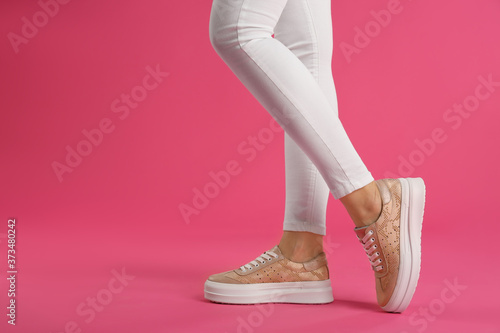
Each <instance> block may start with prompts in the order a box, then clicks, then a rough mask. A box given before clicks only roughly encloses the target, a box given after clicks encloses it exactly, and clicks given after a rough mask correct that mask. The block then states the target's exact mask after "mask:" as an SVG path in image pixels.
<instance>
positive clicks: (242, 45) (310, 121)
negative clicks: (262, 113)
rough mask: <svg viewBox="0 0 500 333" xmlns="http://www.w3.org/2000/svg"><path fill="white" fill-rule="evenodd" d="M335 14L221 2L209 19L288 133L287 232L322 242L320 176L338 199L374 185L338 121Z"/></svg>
mask: <svg viewBox="0 0 500 333" xmlns="http://www.w3.org/2000/svg"><path fill="white" fill-rule="evenodd" d="M329 13H330V0H214V2H213V7H212V14H211V19H210V38H211V42H212V45H213V46H214V48H215V50H216V51H217V53H218V54H219V55H220V56H221V58H222V59H223V60H224V61H225V62H226V64H227V65H228V66H229V67H230V68H231V70H232V71H233V72H234V73H235V74H236V76H237V77H238V78H239V79H240V80H241V81H242V83H243V84H244V85H245V86H246V87H247V89H248V90H249V91H250V92H251V93H252V94H253V95H254V96H255V97H256V98H257V100H259V102H260V103H261V104H262V105H263V106H264V107H265V108H266V110H267V111H268V112H269V113H270V114H271V116H272V117H273V118H275V119H276V121H277V122H278V123H279V124H280V125H281V126H282V127H283V129H284V130H285V133H286V137H287V138H286V140H287V141H286V161H287V162H286V163H287V205H289V204H292V205H294V207H293V208H292V207H291V208H290V209H287V212H289V213H288V216H286V218H285V228H287V230H296V231H311V232H315V233H320V234H324V217H322V218H320V219H317V216H313V215H315V214H317V215H324V209H325V207H326V200H327V196H326V195H325V194H322V193H324V192H325V191H324V185H323V183H322V182H321V181H318V180H317V179H318V178H319V177H317V175H316V173H317V171H319V173H320V174H321V176H322V178H323V180H324V182H325V183H326V184H327V188H328V189H329V191H330V192H331V193H332V194H333V196H334V197H335V198H337V199H338V198H341V197H343V196H345V195H347V194H349V193H351V192H353V191H354V190H356V189H358V188H361V187H363V186H365V185H367V184H368V183H370V182H371V181H373V177H372V176H371V174H370V172H369V171H368V170H367V168H366V167H365V165H364V164H363V162H362V160H361V158H360V157H359V156H358V154H357V153H356V151H355V149H354V147H353V146H352V144H351V142H350V140H349V138H348V136H347V134H346V132H345V130H344V128H343V126H342V124H341V122H340V120H339V118H338V115H337V108H336V98H335V90H334V86H333V80H332V79H331V68H330V66H329V65H328V66H326V67H325V66H324V64H325V63H326V62H328V61H331V45H332V32H331V29H332V27H331V18H329V17H326V14H328V15H329ZM275 33H276V38H273V36H272V35H273V34H275ZM329 49H330V51H329ZM320 57H322V58H320ZM325 57H326V58H328V60H326V59H325ZM332 96H333V97H332ZM290 139H292V140H293V142H294V143H295V145H293V144H290V143H291V140H290ZM298 147H300V149H298ZM306 156H307V157H308V158H306ZM310 161H312V163H313V164H314V165H312V164H311V162H310ZM313 166H315V168H314V167H313ZM316 170H317V171H316ZM322 186H323V189H321V187H322ZM304 188H307V191H306V193H305V194H304V193H303V192H302V190H303V189H304ZM317 194H320V195H322V197H321V198H320V199H319V200H318V201H315V200H316V198H318V197H315V196H316V195H317ZM306 206H307V208H306V209H304V208H305V207H306ZM320 210H321V212H320ZM290 214H292V215H290ZM293 215H295V216H293ZM290 216H292V217H290ZM304 217H305V218H304ZM287 221H289V222H287ZM300 221H305V222H306V223H301V222H300ZM311 221H317V222H318V224H317V225H316V224H314V223H312V224H311V223H310V222H311ZM308 224H310V225H308Z"/></svg>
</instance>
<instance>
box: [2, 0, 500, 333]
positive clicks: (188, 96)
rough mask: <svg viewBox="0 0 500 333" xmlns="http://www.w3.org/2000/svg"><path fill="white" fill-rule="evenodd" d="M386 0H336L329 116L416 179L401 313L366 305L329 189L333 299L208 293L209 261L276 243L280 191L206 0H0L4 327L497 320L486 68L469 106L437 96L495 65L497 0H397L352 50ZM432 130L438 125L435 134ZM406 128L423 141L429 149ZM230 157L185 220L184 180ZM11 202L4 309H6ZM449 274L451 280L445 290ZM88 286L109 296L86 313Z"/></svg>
mask: <svg viewBox="0 0 500 333" xmlns="http://www.w3.org/2000/svg"><path fill="white" fill-rule="evenodd" d="M51 2H52V3H53V1H49V0H42V3H51ZM61 2H62V0H61ZM388 3H389V1H388V0H362V1H356V2H353V1H347V0H340V1H333V3H332V14H333V19H334V37H335V51H334V52H335V55H334V59H333V71H334V77H335V82H336V86H337V90H338V99H339V110H340V116H341V119H342V121H343V123H344V125H345V127H346V129H347V131H348V133H349V135H350V137H351V139H352V141H353V142H354V145H355V146H356V148H357V150H358V152H359V153H360V155H361V156H362V158H363V159H364V161H365V163H366V164H367V165H368V167H369V169H370V170H371V171H372V173H373V175H374V176H375V177H376V178H382V177H384V176H386V175H389V174H392V175H394V174H396V175H397V174H399V175H402V176H421V177H423V178H424V179H425V181H426V184H427V207H426V213H425V219H424V230H423V232H424V235H423V258H422V260H423V266H422V272H421V279H420V283H419V286H418V288H417V292H416V294H415V297H414V300H413V302H412V304H411V305H410V307H409V308H408V309H407V311H406V312H404V313H403V314H401V315H393V314H386V313H383V312H381V310H379V308H378V307H377V305H376V300H375V291H374V283H373V276H372V272H371V270H370V268H369V263H368V262H367V261H366V257H365V256H364V254H363V251H362V249H361V247H360V245H359V244H358V242H357V240H356V238H355V236H354V233H353V232H352V227H353V225H352V223H351V222H349V219H348V216H347V214H346V213H345V212H344V210H343V208H342V206H341V205H340V203H339V202H335V201H334V200H333V199H332V200H331V201H330V204H329V205H330V206H329V210H328V225H327V227H328V237H327V244H328V246H327V249H328V250H327V252H328V256H329V262H330V270H331V272H332V285H333V289H334V297H335V299H336V300H335V301H334V302H333V303H332V304H329V305H322V306H306V305H272V306H267V307H257V306H231V305H216V304H211V303H209V302H206V301H205V300H204V299H203V282H204V280H205V279H206V278H207V276H208V275H210V274H213V273H216V272H220V271H223V270H228V269H233V268H236V267H239V266H240V265H242V264H245V263H247V262H248V261H250V260H253V259H254V258H255V257H256V256H257V255H259V254H260V253H261V252H263V251H265V250H267V249H269V248H271V247H272V246H273V245H275V244H276V243H277V242H278V240H279V237H280V233H281V228H282V219H283V209H284V190H285V189H284V165H283V163H284V161H283V139H282V136H283V135H282V133H279V134H276V135H275V137H274V138H273V140H270V141H267V143H266V144H265V149H263V150H261V151H256V155H255V158H254V159H253V160H252V161H250V162H249V161H247V160H246V157H248V156H247V155H242V154H240V153H239V152H238V150H237V147H238V146H239V145H240V144H245V142H248V138H249V136H255V135H258V134H259V132H261V131H263V130H265V128H267V127H269V121H270V117H269V116H268V115H267V113H266V112H265V110H263V109H262V108H261V107H260V106H259V105H258V103H257V102H256V101H255V100H254V99H253V97H252V96H251V95H249V93H247V91H246V90H245V89H244V87H243V86H242V85H241V84H240V83H239V82H238V81H237V80H236V78H235V77H234V76H233V74H232V73H231V72H230V71H229V70H228V69H227V68H226V66H225V65H224V64H223V62H222V61H221V60H220V59H219V58H218V57H217V55H216V54H215V52H214V51H213V50H212V48H211V45H210V43H209V40H208V29H207V27H208V20H209V12H210V6H211V2H210V1H201V0H184V1H160V0H145V1H130V0H121V1H118V0H109V1H71V2H69V3H67V4H60V5H59V10H58V12H57V13H55V9H54V7H51V8H52V11H53V13H52V14H53V17H48V16H47V15H45V18H47V17H48V20H47V21H48V22H44V21H43V20H44V14H40V13H38V12H40V11H41V10H42V9H41V6H40V4H39V3H37V2H35V1H13V0H11V1H2V2H1V3H0V27H1V30H0V35H1V36H2V38H1V40H0V48H1V52H0V57H1V61H0V70H1V77H2V79H1V80H0V85H1V86H0V88H1V89H0V94H1V102H2V103H1V104H2V111H1V115H0V117H1V118H0V135H1V140H0V145H1V150H0V151H1V153H2V160H1V162H2V163H1V166H0V168H1V173H0V174H1V178H0V180H1V183H0V188H1V194H0V208H1V210H0V212H1V214H0V250H1V252H0V258H2V259H1V260H0V277H1V280H0V305H1V306H0V308H1V309H2V310H1V311H0V312H1V313H0V318H1V319H0V330H1V331H2V332H23V333H24V332H47V333H50V332H52V333H56V332H57V333H59V332H79V330H81V332H152V333H153V332H284V331H297V332H298V331H301V330H302V329H305V330H306V331H318V330H324V331H326V330H327V331H329V332H361V331H362V332H381V331H384V332H424V331H425V332H445V331H450V332H451V331H454V332H472V331H474V332H500V320H499V318H498V310H499V309H500V302H499V299H500V298H499V296H500V295H499V291H500V288H499V286H498V274H499V273H500V269H499V266H498V242H497V238H498V235H499V234H500V227H499V222H500V221H499V218H498V207H497V206H498V194H497V188H498V186H499V185H500V184H499V177H498V175H497V169H498V163H499V155H498V144H499V135H498V128H497V127H498V124H499V121H500V116H499V113H500V86H497V87H494V88H492V90H494V91H492V92H491V93H490V94H489V95H488V97H487V98H486V97H485V98H483V100H480V101H479V105H476V109H475V110H474V111H471V112H470V113H469V112H468V113H467V114H466V115H465V117H466V118H464V117H461V116H460V118H457V117H459V116H458V113H453V114H452V113H449V112H450V111H447V110H448V109H449V108H452V107H453V105H454V104H459V103H464V101H466V102H470V103H473V102H474V98H469V97H468V96H472V95H474V94H475V91H476V87H477V86H478V84H480V81H479V79H478V78H479V77H481V76H482V77H484V78H487V77H488V76H489V75H491V77H492V80H493V81H495V82H500V61H499V59H500V43H499V33H500V20H499V19H498V17H499V15H500V2H499V1H497V0H476V1H465V0H442V1H430V0H418V1H416V0H413V1H410V0H401V5H400V6H401V7H402V11H401V12H400V13H399V14H397V15H393V17H392V20H391V22H390V23H389V24H388V25H387V26H386V27H382V28H381V29H380V31H375V32H373V33H372V35H373V37H371V38H370V39H371V41H370V43H369V45H367V46H366V47H364V48H361V49H360V52H359V53H357V54H353V55H352V57H351V59H350V62H348V59H347V58H346V57H345V56H344V54H343V53H342V50H341V45H345V43H348V44H351V45H353V44H354V36H355V28H356V27H359V28H361V29H364V28H365V25H366V24H368V25H369V26H370V23H369V22H371V21H374V18H373V16H372V14H371V13H370V11H372V10H374V11H379V10H382V9H384V8H387V4H388ZM49 10H50V9H49ZM37 13H38V14H37ZM34 16H35V17H34ZM23 17H25V18H26V19H27V20H28V21H30V22H33V20H34V19H35V20H38V21H37V22H38V24H39V25H40V27H39V28H38V32H37V33H36V34H35V33H34V32H33V31H31V33H32V34H33V36H31V37H30V38H27V39H26V40H25V42H26V43H22V44H20V45H18V52H17V53H16V50H15V48H14V47H13V45H12V43H11V42H10V40H9V36H11V37H12V36H13V35H12V34H10V33H15V34H17V35H22V28H23V25H24V24H26V23H25V21H23ZM25 30H26V29H25ZM25 32H26V31H25ZM28 33H29V31H28ZM9 34H10V35H9ZM342 43H344V44H342ZM148 66H149V68H153V69H154V68H156V67H157V66H158V68H159V69H160V71H161V72H165V73H166V72H168V73H169V75H168V77H163V78H159V79H158V81H161V82H159V83H157V84H155V81H154V80H151V79H149V78H147V81H146V86H147V87H149V88H150V89H151V90H145V89H144V88H142V86H143V80H144V78H145V77H146V76H147V75H148V71H147V69H146V68H147V67H148ZM153 86H155V87H154V88H153ZM479 89H480V91H481V92H482V93H483V95H484V93H486V91H487V90H485V88H479ZM131 93H133V94H134V96H136V98H137V99H138V100H140V101H139V102H137V104H136V105H134V108H131V107H129V108H128V111H130V112H129V113H128V115H127V114H126V113H125V112H126V111H125V110H126V108H127V107H125V104H123V103H122V102H121V101H120V99H121V96H122V94H131ZM141 93H142V95H141ZM144 93H145V94H147V96H146V95H144ZM483 95H481V96H483ZM483 97H484V96H483ZM116 99H118V101H117V102H115V100H116ZM113 103H115V104H114V107H113V106H112V104H113ZM471 105H472V104H471ZM472 106H474V105H472ZM118 107H121V109H118ZM469 108H470V107H469ZM114 111H118V112H114ZM447 115H448V116H450V115H453V117H455V118H450V119H449V120H448V121H447V120H446V119H445V118H444V117H446V116H447ZM120 116H121V117H122V118H123V119H121V118H120ZM103 119H104V122H106V120H105V119H109V120H107V121H108V122H109V123H110V124H111V128H112V129H113V131H112V132H111V133H107V134H103V137H102V142H100V143H99V140H100V139H99V136H98V135H97V136H96V140H98V141H96V142H98V143H99V144H98V145H93V146H92V148H91V149H92V151H91V152H90V153H89V154H88V156H85V157H83V158H82V160H81V161H80V163H79V165H77V166H76V167H74V168H73V170H72V172H71V173H69V172H68V173H64V174H63V175H62V181H60V180H59V179H58V177H57V176H56V174H55V172H54V170H53V167H52V164H53V162H54V161H56V162H59V163H65V158H66V154H67V151H66V147H67V146H70V147H71V148H72V149H77V147H80V150H82V149H83V152H84V153H86V152H88V151H85V148H87V149H88V148H89V146H85V143H81V142H82V140H85V136H84V134H82V131H83V130H88V131H91V130H93V129H95V128H98V127H99V124H100V123H101V122H102V121H103ZM451 119H453V120H451ZM459 121H460V122H459ZM109 123H108V125H109ZM433 131H434V132H435V131H437V132H438V133H440V137H439V140H438V141H440V142H438V143H434V147H431V146H432V145H429V138H432V133H433ZM443 136H444V137H443ZM444 138H446V139H444ZM415 140H417V141H418V140H420V142H422V140H423V142H427V143H428V145H427V146H426V147H427V148H426V149H427V151H426V153H427V154H424V153H425V152H421V151H422V149H420V148H419V147H418V146H417V144H416V143H415ZM78 145H80V146H78ZM401 159H404V160H407V161H412V162H408V163H412V164H411V169H413V170H411V169H410V170H408V166H406V167H407V168H406V169H404V168H403V167H401V165H402V163H403V162H401ZM233 160H234V161H236V163H238V165H239V167H240V172H239V173H238V174H237V175H234V176H232V177H231V180H230V183H229V184H228V185H227V186H225V187H224V188H222V189H220V188H217V189H218V190H217V189H216V188H212V190H217V191H218V193H212V194H213V195H212V196H213V198H211V199H209V202H208V205H207V207H205V208H203V209H199V210H198V214H194V215H191V216H190V217H189V219H188V222H189V223H186V219H184V218H183V216H182V215H181V213H180V210H179V205H181V204H186V205H191V206H192V200H193V196H194V193H195V192H193V191H194V190H195V189H200V190H203V188H204V187H205V186H206V184H209V183H210V182H212V179H211V177H210V172H219V171H220V170H223V169H224V168H225V167H226V165H227V163H228V162H230V161H233ZM398 169H399V171H398ZM209 186H211V185H209ZM10 217H13V218H16V219H17V234H16V237H17V243H16V244H17V253H16V256H17V266H18V270H19V273H18V275H17V295H16V300H17V304H18V306H17V325H16V327H12V326H11V325H7V323H6V321H7V317H6V315H5V314H6V306H7V302H8V298H7V287H8V286H7V283H6V279H5V272H6V270H7V267H6V264H7V263H6V253H7V238H6V233H7V220H8V218H10ZM122 269H124V270H125V272H126V274H127V275H128V276H131V277H130V278H129V280H126V281H125V282H123V284H122V285H121V286H122V287H121V288H118V286H120V284H119V283H118V281H117V280H115V278H114V274H113V270H115V271H119V272H122ZM449 282H451V283H454V282H455V283H458V284H459V285H461V286H465V287H463V288H466V289H463V288H462V289H461V290H456V291H455V294H453V293H451V294H450V290H449V287H448V284H447V283H449ZM110 283H111V286H113V287H110V285H109V284H110ZM117 283H118V284H117ZM117 288H118V289H119V291H117V290H118V289H117ZM110 290H111V291H113V292H110ZM443 295H447V297H448V298H443ZM450 295H451V296H450ZM452 296H455V297H452ZM95 297H98V298H99V299H100V300H101V301H102V302H104V303H106V304H105V305H104V306H103V307H101V308H99V311H97V310H96V311H95V312H93V310H90V309H91V308H90V307H89V306H88V305H87V302H88V301H89V299H91V298H95ZM110 297H111V298H110ZM450 297H451V298H450ZM445 300H446V302H445ZM78 309H80V313H79V312H78ZM81 311H86V312H84V313H85V314H84V315H82V314H81ZM425 311H427V315H424V314H423V313H425ZM91 313H93V315H91ZM72 322H73V323H72ZM72 325H75V327H77V328H75V329H73V328H72ZM66 326H67V329H65V327H66Z"/></svg>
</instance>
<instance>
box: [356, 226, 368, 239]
mask: <svg viewBox="0 0 500 333" xmlns="http://www.w3.org/2000/svg"><path fill="white" fill-rule="evenodd" d="M367 230H368V226H366V227H361V228H354V232H355V233H356V236H358V238H359V239H362V238H363V237H365V234H366V231H367Z"/></svg>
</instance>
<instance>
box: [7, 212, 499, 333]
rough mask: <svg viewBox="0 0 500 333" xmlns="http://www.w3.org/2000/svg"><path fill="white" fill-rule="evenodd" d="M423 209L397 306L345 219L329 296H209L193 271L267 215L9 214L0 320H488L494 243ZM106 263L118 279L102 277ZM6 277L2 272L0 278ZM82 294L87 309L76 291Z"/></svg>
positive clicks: (484, 323)
mask: <svg viewBox="0 0 500 333" xmlns="http://www.w3.org/2000/svg"><path fill="white" fill-rule="evenodd" d="M431 214H432V212H431ZM431 214H429V215H430V216H428V219H427V220H426V221H425V222H426V224H427V225H426V228H427V230H426V229H425V227H424V231H427V233H428V235H426V236H424V239H423V250H424V252H423V266H422V272H421V279H420V283H419V286H418V288H417V291H416V294H415V297H414V299H413V302H412V304H411V305H410V307H409V308H408V309H407V311H405V312H404V313H403V314H388V313H384V312H382V311H381V310H380V309H379V308H378V306H377V305H376V301H375V292H374V285H373V277H372V272H371V270H370V268H369V263H368V261H366V258H365V256H364V253H363V252H362V250H361V248H360V246H359V244H358V243H357V240H355V237H354V235H353V234H351V233H350V225H349V226H347V223H346V226H345V227H342V226H340V227H339V228H338V229H339V230H338V232H337V235H335V236H331V235H329V236H328V237H327V238H326V242H325V244H326V246H325V249H326V252H327V253H328V257H329V263H330V264H329V266H330V270H331V273H332V286H333V292H334V297H335V301H334V302H333V303H331V304H327V305H291V304H273V305H269V304H268V305H260V306H259V305H256V306H253V305H221V304H214V303H210V302H208V301H206V300H204V299H203V282H204V279H206V277H207V276H208V275H209V274H211V273H215V272H218V271H222V270H225V269H230V268H233V267H235V266H239V265H241V264H243V263H245V261H249V260H252V259H253V258H254V257H255V256H256V254H258V253H257V252H259V251H260V250H261V249H265V248H269V247H271V246H272V245H273V240H274V239H275V238H274V237H272V235H269V234H276V233H277V229H278V228H276V227H270V228H269V229H270V230H269V231H268V232H267V234H268V235H264V234H263V233H262V232H259V231H258V230H257V231H255V232H253V233H252V232H251V231H248V232H247V233H245V234H242V235H236V233H233V234H232V235H231V238H230V239H228V237H227V236H228V234H227V233H224V231H222V230H219V231H220V232H217V233H214V235H211V236H210V237H207V236H206V235H204V232H197V231H196V230H194V229H192V230H191V229H190V228H185V230H181V231H177V232H176V235H172V234H171V233H170V232H169V230H168V228H158V227H157V228H154V229H152V228H150V227H149V226H148V225H149V224H150V221H149V217H148V216H147V214H145V216H144V218H143V219H142V220H140V219H136V218H134V219H128V220H127V219H126V218H124V219H121V223H122V224H123V225H122V226H121V227H115V228H113V229H110V228H106V227H105V226H104V225H105V224H106V221H99V219H97V220H94V221H85V220H83V219H81V220H78V221H79V222H80V223H79V224H78V225H79V227H69V226H68V223H69V222H70V221H69V220H65V221H63V220H59V221H40V225H39V226H33V227H31V228H24V227H23V223H25V222H28V221H24V220H19V223H20V227H19V232H18V237H19V238H20V241H19V245H18V246H19V248H20V250H19V258H20V259H19V266H20V268H19V270H20V272H21V273H20V274H19V278H18V286H17V288H18V290H19V294H18V297H17V302H18V313H17V323H18V324H17V325H16V326H15V328H13V327H11V326H10V325H7V324H6V323H5V320H2V322H1V323H0V327H1V328H2V332H5V329H7V332H23V333H24V332H49V333H59V332H80V331H79V330H78V329H81V332H95V333H98V332H151V333H154V332H304V330H305V331H306V332H312V331H325V332H484V333H488V332H491V333H493V332H500V319H499V317H498V310H499V308H500V302H499V298H498V295H499V287H498V273H499V271H498V265H495V264H494V263H493V262H491V261H490V260H489V259H488V257H489V256H488V255H487V254H488V253H492V252H493V251H494V250H495V246H494V245H493V244H492V243H491V242H484V243H482V244H480V243H476V245H475V247H474V248H473V249H466V247H467V245H466V244H462V245H461V244H457V242H462V240H457V238H456V231H455V230H453V229H452V230H451V231H450V233H448V234H444V233H439V232H438V233H434V234H430V231H431V230H432V229H433V227H432V224H433V223H438V221H437V220H436V219H435V218H433V216H432V215H431ZM42 222H46V223H45V225H46V226H45V227H43V226H42V225H43V224H44V223H42ZM75 222H76V221H75V220H73V221H72V223H75ZM480 235H482V232H471V237H478V236H480ZM28 244H29V246H28ZM1 245H2V246H1V248H2V251H3V250H4V249H5V244H1ZM467 252H469V253H468V254H467ZM1 268H2V271H3V270H4V267H3V266H2V267H1ZM113 271H115V273H113ZM117 273H118V275H121V276H122V277H123V280H122V282H118V281H120V280H114V281H113V282H111V284H110V281H111V280H113V279H114V277H115V276H116V275H115V274H117ZM450 286H455V287H450ZM6 287H7V286H6V284H5V280H4V279H2V283H1V284H0V288H1V290H5V289H6ZM110 291H112V292H110ZM110 295H111V297H110ZM3 296H4V295H2V297H3ZM92 298H95V299H97V304H98V305H97V307H96V310H95V311H94V310H91V309H92V308H91V307H90V306H89V303H88V302H91V299H92ZM2 299H5V298H2ZM4 305H5V302H4V303H3V306H2V307H3V308H4V309H5V307H4ZM66 325H69V326H66ZM72 325H75V327H73V326H72ZM68 327H69V328H68Z"/></svg>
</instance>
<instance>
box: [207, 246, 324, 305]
mask: <svg viewBox="0 0 500 333" xmlns="http://www.w3.org/2000/svg"><path fill="white" fill-rule="evenodd" d="M205 298H206V299H208V300H210V301H213V302H217V303H230V304H256V303H303V304H321V303H330V302H332V301H333V296H332V287H331V284H330V279H329V273H328V266H327V261H326V255H325V253H324V252H323V253H320V254H319V255H317V256H316V257H315V258H313V259H311V260H309V261H306V262H302V263H298V262H293V261H290V260H288V259H287V258H285V257H284V256H283V254H282V253H281V251H280V249H279V248H278V246H275V247H274V248H272V249H271V250H269V251H266V252H264V253H263V254H261V255H260V256H259V257H257V258H256V259H255V260H253V261H251V262H249V263H248V264H246V265H243V266H241V267H240V268H238V269H235V270H232V271H228V272H224V273H219V274H215V275H212V276H210V277H209V278H208V280H207V281H206V282H205Z"/></svg>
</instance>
